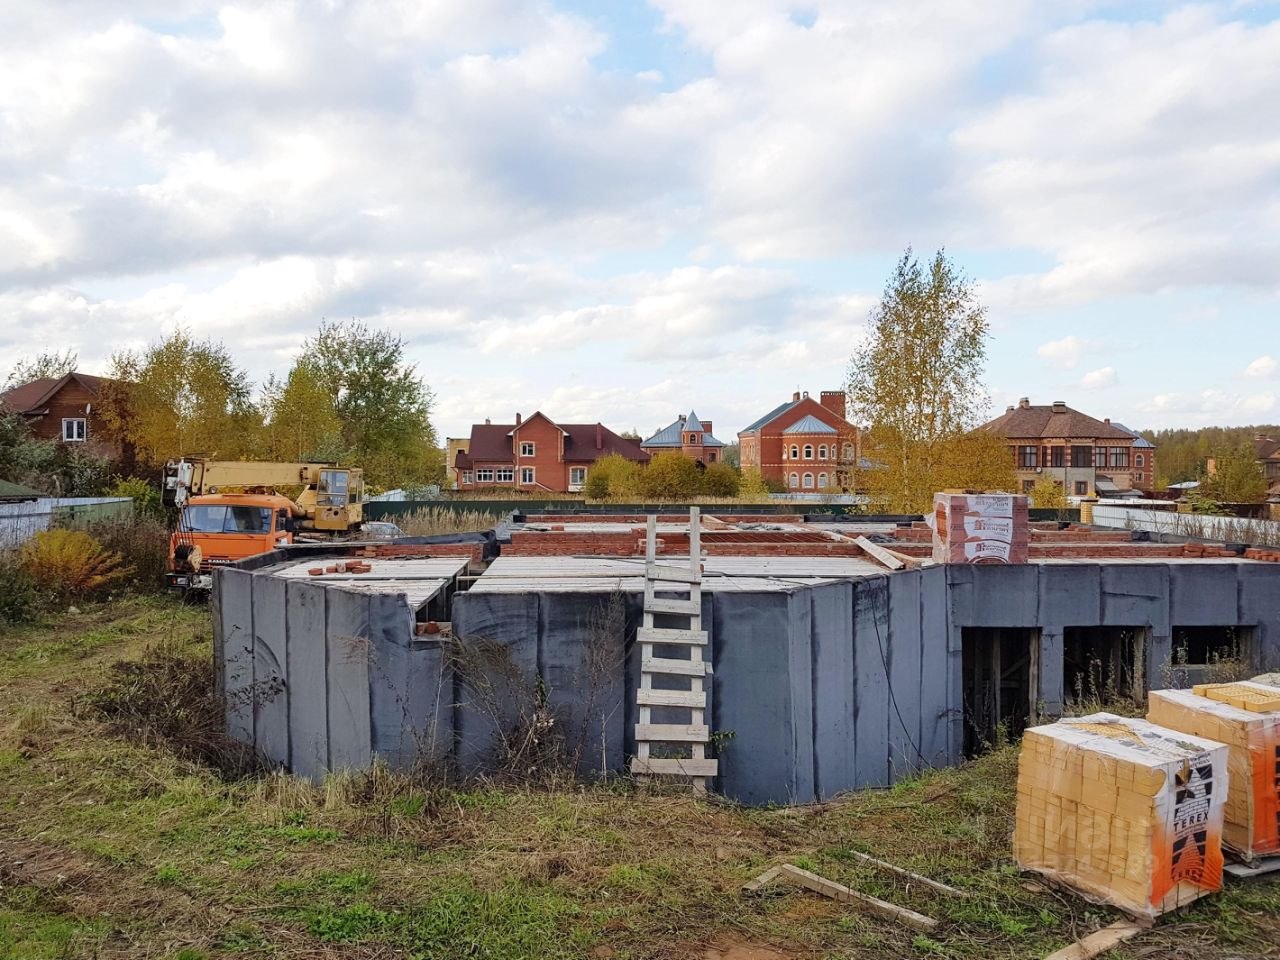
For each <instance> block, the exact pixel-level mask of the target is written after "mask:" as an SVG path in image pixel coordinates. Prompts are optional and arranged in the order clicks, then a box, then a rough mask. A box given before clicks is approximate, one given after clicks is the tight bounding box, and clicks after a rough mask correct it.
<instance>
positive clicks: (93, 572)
mask: <svg viewBox="0 0 1280 960" xmlns="http://www.w3.org/2000/svg"><path fill="white" fill-rule="evenodd" d="M20 554H21V558H22V565H23V567H24V568H25V569H26V571H27V572H28V573H29V574H30V575H31V578H32V579H33V580H34V581H35V583H36V586H37V587H39V588H40V589H41V590H44V591H46V592H48V593H50V594H53V595H55V596H62V597H85V596H91V595H93V594H95V593H98V592H99V591H101V590H105V589H106V588H107V587H110V586H112V585H114V584H116V583H119V582H120V581H121V580H123V579H124V578H125V577H126V576H128V573H129V571H128V569H127V568H126V567H125V566H124V563H123V561H122V560H121V557H120V555H119V554H118V553H112V552H110V551H108V550H104V549H103V548H102V544H101V543H99V542H98V541H97V540H96V539H94V538H93V537H92V536H90V535H89V534H88V533H85V531H83V530H41V531H40V532H39V533H37V534H36V535H35V536H34V537H32V538H31V539H30V540H28V541H27V542H26V543H25V544H23V545H22V549H21V551H20Z"/></svg>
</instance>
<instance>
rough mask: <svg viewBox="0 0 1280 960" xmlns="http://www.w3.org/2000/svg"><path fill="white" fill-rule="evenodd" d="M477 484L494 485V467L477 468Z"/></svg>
mask: <svg viewBox="0 0 1280 960" xmlns="http://www.w3.org/2000/svg"><path fill="white" fill-rule="evenodd" d="M476 483H493V467H477V468H476Z"/></svg>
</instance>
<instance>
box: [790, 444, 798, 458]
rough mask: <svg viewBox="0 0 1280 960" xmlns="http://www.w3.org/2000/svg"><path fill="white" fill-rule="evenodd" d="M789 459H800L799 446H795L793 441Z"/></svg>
mask: <svg viewBox="0 0 1280 960" xmlns="http://www.w3.org/2000/svg"><path fill="white" fill-rule="evenodd" d="M791 459H792V460H799V459H800V448H799V447H798V446H796V445H795V444H794V443H793V444H792V445H791Z"/></svg>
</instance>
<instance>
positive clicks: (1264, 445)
mask: <svg viewBox="0 0 1280 960" xmlns="http://www.w3.org/2000/svg"><path fill="white" fill-rule="evenodd" d="M1253 452H1254V455H1255V456H1256V457H1257V458H1258V466H1260V467H1262V475H1263V476H1264V477H1266V478H1267V496H1268V497H1269V498H1280V440H1276V439H1274V438H1272V437H1261V436H1259V437H1254V438H1253Z"/></svg>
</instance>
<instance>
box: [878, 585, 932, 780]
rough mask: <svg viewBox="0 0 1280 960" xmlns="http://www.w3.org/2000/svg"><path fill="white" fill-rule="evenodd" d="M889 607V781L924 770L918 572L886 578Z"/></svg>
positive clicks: (887, 648)
mask: <svg viewBox="0 0 1280 960" xmlns="http://www.w3.org/2000/svg"><path fill="white" fill-rule="evenodd" d="M885 588H886V589H885V592H886V597H887V602H888V607H889V618H888V619H889V630H888V633H887V635H886V636H887V638H888V642H887V644H886V652H887V654H888V660H889V694H890V698H891V699H890V704H889V707H890V709H889V770H890V777H891V778H892V779H895V780H896V779H898V778H899V777H904V776H910V775H911V774H913V773H916V772H918V771H919V770H920V769H921V767H922V766H923V763H924V760H923V751H922V750H921V748H920V740H921V733H920V728H921V715H922V713H923V712H924V704H923V703H922V701H921V698H920V679H921V677H920V674H921V671H922V669H923V660H922V657H921V654H922V650H921V612H920V606H921V579H920V574H919V572H917V571H904V572H902V573H899V574H895V575H893V576H891V577H888V578H886V584H885Z"/></svg>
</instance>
